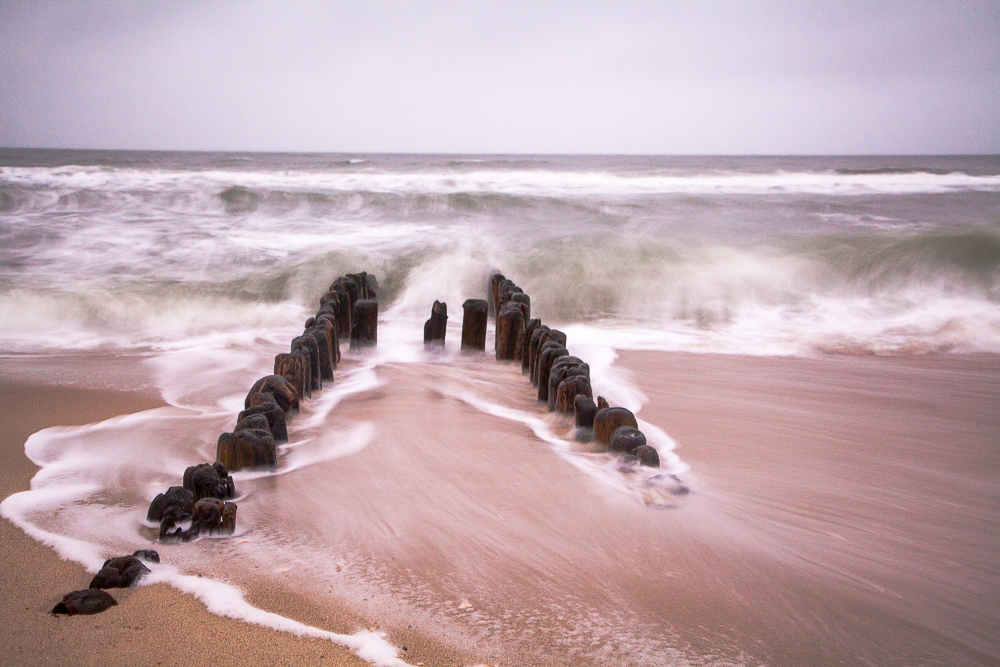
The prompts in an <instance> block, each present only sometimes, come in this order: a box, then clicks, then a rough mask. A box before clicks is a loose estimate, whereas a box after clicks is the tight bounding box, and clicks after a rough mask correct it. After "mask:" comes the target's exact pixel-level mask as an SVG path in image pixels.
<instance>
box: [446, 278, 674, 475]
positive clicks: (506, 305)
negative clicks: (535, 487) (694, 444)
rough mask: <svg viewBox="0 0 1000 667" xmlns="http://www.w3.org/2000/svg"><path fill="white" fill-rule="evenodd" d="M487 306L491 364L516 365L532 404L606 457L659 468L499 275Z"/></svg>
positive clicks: (580, 365)
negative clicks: (492, 338)
mask: <svg viewBox="0 0 1000 667" xmlns="http://www.w3.org/2000/svg"><path fill="white" fill-rule="evenodd" d="M487 302H488V303H489V305H490V306H491V308H490V311H491V312H494V313H496V357H497V359H498V360H511V361H520V362H521V372H522V373H524V374H525V375H528V376H529V377H530V379H531V383H532V385H534V386H535V387H538V400H539V401H540V402H544V403H545V404H546V405H547V406H548V409H549V411H551V412H560V413H563V414H574V415H575V416H576V427H577V439H578V440H580V441H583V442H587V441H590V440H591V438H593V439H594V440H596V441H597V442H598V443H599V444H601V445H604V446H606V447H607V448H608V451H611V452H616V453H619V454H623V455H625V456H627V457H634V460H637V461H638V462H640V463H641V464H642V465H646V466H651V467H654V468H658V467H659V465H660V459H659V455H658V454H657V452H656V449H654V448H653V447H650V446H649V445H647V444H646V436H645V435H643V433H642V432H641V431H639V429H638V426H639V425H638V422H636V419H635V415H633V414H632V413H631V412H630V411H629V410H627V409H625V408H619V407H611V406H609V405H608V402H607V401H606V400H605V399H604V398H603V397H600V396H598V397H597V402H596V403H595V402H594V394H593V390H592V389H591V386H590V366H588V365H587V364H586V363H584V362H583V361H582V360H581V359H579V358H578V357H574V356H572V355H571V354H570V353H569V349H568V348H567V347H566V334H565V333H563V332H562V331H558V330H555V329H550V328H549V327H547V326H545V325H544V324H542V322H541V320H538V319H531V298H530V297H529V296H528V295H527V294H525V293H524V290H522V289H521V288H520V287H518V286H517V285H516V284H514V282H513V281H511V280H508V279H507V278H506V277H505V276H504V275H503V274H500V273H494V274H492V275H491V276H490V285H489V290H488V293H487ZM466 303H469V302H466ZM463 340H464V336H463Z"/></svg>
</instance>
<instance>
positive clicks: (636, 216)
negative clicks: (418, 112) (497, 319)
mask: <svg viewBox="0 0 1000 667" xmlns="http://www.w3.org/2000/svg"><path fill="white" fill-rule="evenodd" d="M0 165H2V166H0V351H2V352H3V353H5V354H9V355H17V356H24V355H41V356H45V355H50V354H55V353H64V352H66V351H67V350H69V351H73V352H75V353H79V354H84V355H86V354H97V353H100V354H107V353H112V354H124V355H136V356H141V357H142V358H143V362H142V363H143V364H145V365H146V366H147V367H148V369H149V372H150V373H151V374H152V377H153V378H154V383H155V385H156V387H157V388H158V389H159V391H160V392H161V394H162V395H163V397H164V399H165V401H166V402H167V403H168V404H169V405H170V407H168V408H162V409H159V410H153V411H147V412H144V413H140V414H138V415H134V416H129V417H124V418H120V419H117V420H111V421H109V422H104V423H101V424H98V425H94V426H88V427H81V428H57V429H47V430H46V431H43V432H40V433H38V434H36V435H34V436H32V438H31V439H29V441H28V443H26V446H25V448H26V453H27V454H28V456H29V458H31V459H32V460H33V461H35V462H36V463H38V464H39V465H41V466H42V467H43V469H42V471H41V472H40V473H39V474H38V476H36V478H35V480H34V481H33V484H32V491H31V492H28V493H25V494H18V495H16V496H13V497H11V498H10V499H8V500H7V501H5V502H4V503H3V506H2V511H3V514H4V516H6V517H8V518H11V519H12V520H14V521H15V522H17V523H18V524H19V525H21V526H22V527H24V528H25V529H26V530H28V531H29V534H32V535H33V536H35V537H36V538H38V539H41V540H43V541H45V542H47V543H49V544H51V545H52V546H54V547H55V548H56V549H57V550H58V551H59V552H60V553H61V554H62V555H63V556H64V557H67V558H71V559H74V560H78V561H80V562H82V563H84V564H85V565H86V566H87V567H90V568H94V567H95V566H99V565H100V563H101V561H102V560H103V559H104V557H106V556H108V555H112V554H113V553H118V552H122V553H124V552H131V551H132V550H134V549H137V548H143V547H146V546H148V545H149V541H150V540H152V539H154V538H155V534H156V533H155V530H154V529H153V527H152V526H151V525H150V524H147V522H145V511H146V507H147V505H148V502H149V500H150V499H151V498H152V497H153V496H155V494H156V493H158V492H160V491H162V490H164V489H165V488H166V487H167V486H169V485H171V484H176V483H178V482H179V479H180V476H181V474H182V472H183V470H184V468H185V467H187V466H188V465H192V464H194V463H198V462H201V461H206V460H207V461H210V460H212V459H213V458H214V445H215V440H216V438H217V436H218V434H219V433H221V432H223V431H226V430H230V429H231V428H232V426H233V425H234V420H235V415H236V414H237V412H239V410H240V409H241V408H242V403H243V396H244V395H245V392H246V391H247V389H248V388H249V387H250V385H251V384H252V383H253V381H254V380H256V379H257V378H258V377H260V376H261V375H264V374H267V373H269V372H270V369H271V362H272V359H273V357H274V355H275V354H277V353H279V352H284V351H286V348H287V344H288V342H289V341H290V340H291V338H292V337H294V336H295V335H297V334H298V333H299V331H300V329H301V325H302V323H303V322H304V320H305V319H306V318H307V317H308V316H309V314H310V313H311V312H312V311H313V310H314V309H315V308H316V306H317V300H318V297H319V296H320V294H322V292H323V291H324V290H325V288H326V286H327V285H328V284H329V283H330V281H331V280H332V279H333V278H335V277H336V276H338V275H341V274H343V273H346V272H351V271H357V270H366V271H368V272H369V273H373V274H375V275H376V276H377V278H378V280H379V282H380V292H379V300H380V306H379V308H380V323H379V334H378V335H379V346H378V349H377V351H376V352H375V353H374V354H368V355H362V354H353V353H347V352H346V348H345V361H344V364H343V365H342V367H341V368H340V369H339V370H338V372H337V381H336V383H335V384H334V385H333V386H332V387H327V388H326V389H325V390H324V391H323V392H322V393H321V394H319V395H318V396H317V397H316V398H314V399H313V401H311V402H310V403H309V404H308V405H307V407H306V408H305V409H304V410H303V414H301V415H300V416H299V417H297V418H296V420H295V421H294V422H293V423H292V425H291V429H290V436H291V441H290V443H289V444H288V445H286V446H282V447H281V449H280V451H279V454H280V464H279V470H278V471H277V473H274V474H272V473H260V472H241V473H238V474H237V475H236V481H237V487H238V489H239V491H240V493H241V497H240V498H239V499H237V502H238V503H239V506H240V510H239V515H238V526H239V528H238V533H237V535H235V536H233V537H231V538H226V539H206V540H201V541H199V542H196V543H194V544H188V545H180V546H163V547H160V548H159V550H160V552H161V555H162V556H163V559H164V561H165V562H166V563H169V564H170V568H174V569H166V568H164V569H161V570H157V571H156V573H155V575H156V577H158V578H159V579H158V580H163V581H168V582H171V583H173V585H175V586H177V587H179V588H181V589H182V590H185V591H187V592H193V593H196V594H198V595H199V596H200V597H201V598H202V599H203V600H204V601H205V602H206V604H208V605H209V608H210V609H213V611H216V612H217V613H223V614H228V615H232V616H235V617H238V618H244V619H247V620H251V621H253V622H258V623H262V624H269V625H272V626H274V627H280V628H282V629H285V630H288V631H292V632H300V633H303V634H313V635H316V633H317V632H320V631H318V630H316V629H309V628H304V627H300V626H297V625H295V624H294V623H291V622H290V621H287V620H285V619H280V618H278V617H274V616H273V615H270V616H269V615H268V614H267V613H266V612H265V611H263V610H260V609H256V608H254V607H252V606H250V605H248V604H247V603H245V602H243V600H242V598H241V597H240V594H239V591H240V590H249V589H252V588H253V587H254V581H259V580H261V579H262V578H263V579H269V580H270V579H274V580H277V581H279V582H280V584H281V585H283V586H286V587H288V588H289V589H290V590H292V591H295V592H297V593H300V594H302V595H308V596H311V597H316V598H318V599H319V600H320V601H324V600H326V601H328V602H330V603H331V604H333V603H336V604H343V605H347V606H348V607H350V608H352V609H355V610H358V613H360V614H362V615H363V616H365V617H366V618H368V619H371V620H372V622H373V623H376V624H379V625H380V626H381V627H384V628H387V629H388V630H389V636H390V639H391V636H392V631H393V630H394V629H398V628H415V631H416V632H421V633H424V634H426V635H427V636H431V637H434V638H435V639H438V640H440V641H443V642H446V643H450V644H452V645H454V646H457V647H459V648H461V649H462V650H465V651H468V652H469V653H470V654H471V653H474V654H476V655H479V656H481V657H482V659H484V660H487V659H488V660H491V661H496V662H501V663H503V664H539V665H543V664H545V665H547V664H562V663H563V662H565V661H570V662H571V663H572V664H638V665H660V664H668V663H670V664H685V663H691V664H726V663H731V662H753V660H752V659H751V658H752V656H754V655H755V653H754V649H755V648H756V647H755V646H748V645H746V644H744V643H743V642H742V641H741V640H740V639H739V638H738V637H737V636H736V635H737V634H738V633H736V632H735V631H734V633H729V631H728V628H727V629H724V630H722V631H719V632H718V633H715V635H714V636H715V637H716V639H715V640H712V641H715V642H716V644H715V645H712V646H709V647H708V648H706V647H705V646H703V645H701V644H698V642H696V641H694V640H693V639H692V637H691V635H690V634H689V633H687V634H686V633H685V632H684V631H683V630H681V629H679V628H678V626H679V625H683V624H681V623H679V622H678V621H677V618H676V616H678V615H680V616H684V614H687V613H689V610H688V611H685V612H683V613H682V612H681V611H678V610H676V609H671V608H670V604H669V603H668V602H667V601H665V599H664V597H663V596H662V595H661V594H664V595H665V594H666V592H667V591H668V590H669V588H668V587H667V582H669V581H670V580H671V579H672V578H676V577H677V576H679V575H678V570H680V571H683V569H684V567H685V566H684V565H678V562H679V561H678V558H679V557H678V555H677V554H678V549H680V553H681V554H682V556H683V557H682V558H680V561H681V562H683V563H687V564H688V567H695V565H693V564H698V563H701V564H704V565H705V566H706V567H710V566H711V563H712V562H713V559H721V558H722V556H720V555H719V553H717V552H715V553H707V552H705V553H702V551H701V550H702V549H703V544H704V542H697V543H693V544H692V545H691V546H689V547H678V546H677V545H676V544H673V538H674V536H675V535H676V534H677V531H679V530H683V531H688V532H691V533H699V534H709V535H711V534H715V535H721V534H726V535H729V536H731V537H733V540H734V542H733V544H732V545H730V546H729V547H727V549H729V548H731V549H732V550H733V551H734V553H737V554H738V552H739V549H740V548H741V547H742V546H743V545H741V544H740V539H738V538H736V537H735V536H734V534H732V533H731V532H730V531H732V530H733V527H732V526H731V525H730V523H729V520H728V519H724V518H722V517H718V516H714V517H713V515H712V514H711V512H707V511H703V510H704V508H703V507H702V505H703V503H704V502H705V501H704V497H705V495H706V494H702V493H700V491H701V489H699V486H698V479H697V475H696V474H693V473H692V471H691V470H690V467H689V465H688V464H687V463H686V462H685V461H684V460H683V458H682V457H678V456H677V452H675V443H674V441H673V440H672V439H671V437H670V427H669V424H667V423H651V422H648V421H644V420H643V414H642V412H641V409H642V406H643V404H644V402H645V396H644V394H643V388H642V387H639V386H637V385H635V384H634V382H633V381H632V379H631V378H630V376H629V374H628V373H625V372H623V371H622V370H621V369H620V368H618V367H617V366H616V365H615V359H616V353H617V351H620V350H626V349H639V350H663V351H685V352H698V353H729V354H750V355H793V356H795V355H797V356H812V355H817V354H821V353H835V354H839V355H867V354H884V355H914V354H924V353H938V352H950V353H981V352H986V353H996V352H1000V159H998V158H996V157H954V158H916V157H915V158H889V157H868V158H857V157H853V158H850V157H843V158H820V157H815V158H654V157H600V158H598V157H565V156H537V157H524V156H509V157H497V156H415V155H402V156H391V155H277V154H246V155H240V154H187V153H138V152H83V151H73V152H60V151H27V150H2V151H0ZM491 269H500V270H502V271H503V272H504V273H505V274H506V275H508V276H510V277H512V278H513V279H515V280H516V282H517V283H518V284H519V285H520V286H521V287H522V288H523V289H524V291H525V292H526V293H528V294H530V295H531V298H532V315H533V316H535V317H541V318H542V320H543V321H544V322H545V323H547V324H550V325H553V326H555V325H558V326H559V327H560V328H561V329H562V330H563V331H565V332H566V333H567V336H568V340H569V345H568V347H569V349H570V351H571V352H572V353H573V354H575V355H576V356H579V357H581V358H582V359H584V360H585V361H587V362H588V363H589V364H590V365H591V369H592V375H593V384H594V388H595V391H596V392H597V393H599V394H602V395H604V396H606V397H607V398H608V399H609V400H610V401H611V402H612V404H615V405H622V406H624V407H628V408H630V409H632V410H634V411H636V412H637V413H638V417H639V419H640V427H641V428H642V430H643V431H644V432H645V433H646V435H647V437H648V438H649V440H650V442H651V444H653V445H654V446H655V447H656V448H657V449H658V450H659V452H660V456H661V460H662V461H663V462H664V467H665V468H666V470H665V471H663V472H669V473H672V474H676V475H677V476H678V477H679V478H680V479H681V481H682V482H683V483H684V484H687V485H690V486H691V488H692V490H693V493H691V494H688V495H684V496H677V495H674V494H672V493H670V491H671V490H672V487H670V484H671V482H669V481H667V480H664V479H660V480H657V479H651V474H650V473H649V472H639V473H635V472H627V471H626V472H623V471H620V470H619V469H618V467H617V464H616V462H615V461H614V460H613V459H611V458H610V457H609V456H607V455H604V454H599V453H594V452H592V451H587V450H586V448H582V447H580V446H578V445H577V444H575V441H574V439H573V437H572V432H571V430H570V425H569V423H568V422H567V421H565V419H562V418H559V417H556V416H552V415H548V414H546V413H545V411H544V410H543V409H542V408H540V407H539V406H537V405H536V404H535V403H534V400H533V395H532V390H531V387H530V384H529V383H527V381H526V380H525V379H524V378H523V377H522V376H521V374H520V372H519V369H517V368H515V367H513V366H509V365H503V364H497V363H496V362H494V361H492V360H490V359H488V358H477V357H472V358H470V357H468V356H463V355H459V354H458V353H457V344H458V340H459V338H460V326H461V307H460V306H461V303H462V302H463V301H464V300H465V299H466V298H482V297H484V296H485V285H486V278H487V275H488V273H489V271H490V270H491ZM435 299H439V300H442V301H445V302H447V303H448V304H449V307H450V317H451V319H450V320H449V333H448V341H449V344H448V346H447V348H446V350H445V351H444V352H443V353H442V354H428V353H425V351H424V350H423V345H422V342H421V336H422V325H423V321H424V319H426V318H427V317H428V315H429V313H430V304H431V303H432V302H433V301H434V300H435ZM487 348H488V349H489V342H488V344H487ZM695 472H696V471H695ZM673 490H675V489H673ZM995 491H996V488H995V487H993V488H991V489H989V490H988V498H990V499H991V500H989V501H988V502H992V498H993V497H994V496H995ZM660 510H669V511H660ZM667 544H673V546H671V547H670V548H669V549H668V548H666V547H665V546H664V545H667ZM698 545H702V546H698ZM977 553H978V552H977ZM734 557H737V558H738V557H739V556H738V555H736V556H734ZM763 569H764V568H762V569H761V571H763ZM196 572H197V573H198V574H203V575H205V577H204V578H201V579H199V578H197V577H194V576H192V574H193V573H196ZM760 574H761V572H760V571H756V570H755V569H754V568H749V571H748V575H747V576H748V579H747V581H748V582H749V581H751V580H752V577H754V576H758V575H760ZM788 576H798V575H797V574H795V573H792V574H789V575H788ZM984 581H985V582H987V583H986V586H987V588H989V587H994V586H995V585H996V582H997V577H996V572H995V568H994V569H993V570H992V571H990V574H989V575H988V576H987V577H986V578H985V579H984ZM706 597H710V595H708V593H706ZM987 606H988V605H987ZM722 608H725V605H723V604H721V603H720V609H722ZM978 609H980V610H981V609H983V607H982V606H981V607H979V608H978ZM972 613H973V614H975V613H979V612H972ZM720 615H721V616H723V617H724V616H725V613H723V612H720ZM791 618H793V619H800V620H801V616H800V615H798V614H793V615H792V616H791ZM986 626H987V627H989V624H988V623H986ZM845 627H846V626H845ZM840 631H843V629H842V628H835V629H834V630H832V631H831V632H840ZM706 632H708V631H707V630H706ZM708 634H709V635H711V634H712V633H708ZM317 636H322V635H317ZM956 636H963V635H961V633H958V634H956ZM330 638H332V639H334V640H335V641H341V642H342V643H343V642H347V643H351V642H353V644H352V647H353V648H355V650H358V651H359V654H360V655H362V656H363V657H366V659H370V660H371V661H372V662H375V663H376V664H394V662H393V661H394V660H396V658H394V657H393V656H394V653H395V652H394V650H393V649H392V647H391V646H389V645H388V644H385V643H384V640H383V639H381V638H380V637H379V636H377V635H371V636H369V635H364V636H354V637H353V638H345V637H340V636H338V637H330ZM806 641H809V639H808V638H807V639H806ZM967 641H968V643H969V645H970V646H973V647H974V650H975V651H978V653H975V655H979V656H986V657H987V660H986V661H987V662H989V660H996V659H998V655H1000V650H998V647H997V644H996V641H995V638H994V639H993V640H990V639H989V638H988V637H987V638H983V637H982V636H979V635H977V636H976V637H974V638H973V639H968V640H967ZM710 643H711V642H710ZM366 651H367V653H366ZM866 651H867V653H866ZM838 655H839V654H838ZM844 655H854V657H855V658H856V659H859V660H862V661H865V660H867V661H871V660H872V659H873V658H872V657H871V656H878V659H876V660H875V661H876V663H879V664H887V662H886V659H885V648H884V647H883V648H881V649H878V650H875V649H871V650H869V649H864V650H862V649H860V648H857V647H854V648H852V649H850V650H849V651H847V652H846V653H845V654H844ZM858 655H860V656H861V657H860V658H858ZM955 655H963V656H964V655H965V654H964V653H961V652H958V653H956V654H955ZM865 656H868V657H865ZM899 660H900V661H901V663H900V664H902V662H905V660H906V657H905V656H904V657H900V658H899ZM969 664H976V660H972V661H971V662H970V663H969Z"/></svg>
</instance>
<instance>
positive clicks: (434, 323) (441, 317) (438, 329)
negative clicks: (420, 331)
mask: <svg viewBox="0 0 1000 667" xmlns="http://www.w3.org/2000/svg"><path fill="white" fill-rule="evenodd" d="M447 331H448V304H446V303H444V302H443V301H435V302H434V305H433V306H431V317H430V319H429V320H427V321H426V322H424V345H444V336H445V333H447Z"/></svg>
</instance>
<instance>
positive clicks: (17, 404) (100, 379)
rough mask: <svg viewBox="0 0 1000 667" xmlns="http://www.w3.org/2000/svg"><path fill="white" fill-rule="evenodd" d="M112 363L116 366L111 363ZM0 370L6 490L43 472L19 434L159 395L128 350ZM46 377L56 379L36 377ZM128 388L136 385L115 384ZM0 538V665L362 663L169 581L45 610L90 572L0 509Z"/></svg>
mask: <svg viewBox="0 0 1000 667" xmlns="http://www.w3.org/2000/svg"><path fill="white" fill-rule="evenodd" d="M109 368H113V369H114V370H113V372H110V373H108V372H106V371H108V369H109ZM102 370H103V371H105V373H104V374H102V372H101V371H102ZM53 373H54V374H53ZM0 378H2V379H0V397H2V400H0V421H2V423H3V424H4V429H3V432H2V434H0V470H2V474H0V497H2V498H6V497H7V496H9V495H10V494H12V493H16V492H18V491H21V490H25V489H27V488H28V487H29V484H30V480H31V478H32V476H34V474H35V473H36V472H37V471H38V467H37V466H35V465H34V464H33V463H32V462H31V461H29V460H28V459H27V458H26V457H25V455H24V442H25V440H26V439H27V438H28V436H29V435H31V434H32V433H34V432H36V431H38V430H40V429H43V428H47V427H49V426H56V425H76V424H87V423H93V422H96V421H101V420H104V419H108V418H110V417H113V416H116V415H122V414H129V413H133V412H137V411H140V410H146V409H150V408H155V407H159V406H161V405H163V402H162V400H161V399H160V398H159V397H158V396H157V395H156V394H155V393H154V392H152V391H151V390H149V389H148V388H143V387H144V386H145V384H146V380H147V378H145V377H144V375H143V373H142V369H141V368H139V367H138V366H137V365H136V361H135V360H134V359H131V360H129V359H124V360H123V359H115V360H103V361H102V360H97V359H90V360H81V359H80V358H79V357H76V356H73V357H72V358H66V359H63V360H62V363H61V364H60V363H53V360H51V359H48V360H46V359H41V360H38V359H10V358H8V359H2V360H0ZM42 378H46V379H54V380H55V381H56V382H59V383H61V384H58V385H56V386H45V385H43V384H38V381H39V380H41V379H42ZM32 380H34V382H32ZM62 383H66V384H62ZM69 383H73V384H72V385H71V384H69ZM73 385H77V386H73ZM79 385H83V386H84V388H81V387H80V386H79ZM124 386H132V387H135V389H133V390H131V391H129V390H122V389H116V388H111V387H124ZM0 544H3V549H2V550H0V594H2V596H3V599H4V604H3V605H0V623H3V626H4V627H5V628H6V630H5V631H4V632H2V633H0V656H2V657H0V664H16V665H51V664H63V665H109V664H129V665H136V666H137V667H144V666H150V667H152V666H154V665H182V664H195V663H211V664H213V665H223V666H232V667H245V666H246V665H337V666H340V665H343V666H351V665H356V666H359V667H360V666H362V665H367V664H368V663H366V662H364V661H363V660H361V659H359V658H357V657H356V656H355V655H353V654H352V653H351V651H349V650H348V649H347V648H344V647H342V646H338V645H335V644H332V643H331V642H328V641H324V640H318V639H310V638H301V637H296V636H294V635H290V634H287V633H281V632H277V631H274V630H269V629H267V628H262V627H259V626H255V625H251V624H248V623H244V622H241V621H236V620H231V619H226V618H222V617H219V616H215V615H213V614H211V613H209V612H208V611H207V610H206V609H205V606H204V605H203V604H202V603H201V602H199V601H198V600H197V599H195V598H194V597H192V596H190V595H185V594H183V593H180V592H178V591H176V590H174V589H172V588H170V587H169V586H166V585H152V586H144V587H139V588H136V589H128V590H121V589H115V590H112V591H111V593H112V595H113V596H114V597H115V599H116V600H117V601H118V606H116V607H112V608H111V609H109V610H108V611H106V612H104V613H102V614H98V615H95V616H77V617H57V616H53V615H52V614H50V613H49V612H50V611H51V609H52V607H53V606H54V605H55V604H56V603H57V602H58V601H59V600H61V599H62V596H63V595H64V594H66V593H68V592H69V591H72V590H78V589H82V588H86V586H87V584H88V583H89V581H90V579H91V577H92V576H93V575H92V574H91V573H87V572H86V571H85V570H84V569H83V568H82V567H81V566H79V565H78V564H76V563H71V562H69V561H65V560H62V559H61V558H59V556H58V555H56V554H55V552H53V551H52V550H51V549H49V548H48V547H46V546H44V545H42V544H40V543H39V542H36V541H35V540H33V539H31V538H30V537H28V536H27V535H25V534H24V533H23V532H22V531H21V530H20V529H19V528H17V527H16V526H14V525H13V524H11V523H10V522H9V521H7V520H6V519H0ZM151 546H153V547H154V548H155V547H156V545H151ZM250 589H251V590H249V591H248V595H247V598H248V600H249V601H251V602H252V603H254V604H256V605H258V606H260V607H262V608H265V609H267V610H269V611H273V612H276V613H279V614H282V615H284V616H287V617H289V618H294V619H296V620H299V621H301V622H304V623H307V624H310V625H313V626H315V627H320V628H323V629H327V630H331V631H334V632H341V633H351V632H354V631H355V630H357V629H359V628H360V627H364V625H363V623H364V621H363V620H362V619H360V618H359V617H357V616H356V615H354V614H351V613H349V612H347V611H345V610H343V609H337V608H332V607H330V606H324V607H318V606H316V605H314V604H311V603H310V602H309V601H308V600H306V599H305V598H303V597H302V596H298V595H293V594H290V593H289V592H288V591H287V590H282V589H280V588H275V587H272V586H269V585H268V584H267V583H266V582H260V583H257V584H255V585H254V586H252V587H250ZM418 641H419V640H418ZM422 648H423V649H424V655H425V656H430V658H431V659H432V660H433V662H429V663H428V664H439V665H460V664H468V663H466V662H464V661H463V660H462V659H461V658H460V657H459V656H458V655H457V654H455V653H453V652H448V651H445V650H442V649H441V647H440V646H438V645H436V644H433V643H427V642H424V645H423V646H422ZM402 657H404V659H405V658H406V654H403V656H402Z"/></svg>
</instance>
